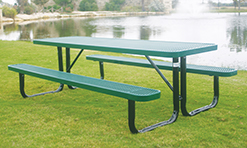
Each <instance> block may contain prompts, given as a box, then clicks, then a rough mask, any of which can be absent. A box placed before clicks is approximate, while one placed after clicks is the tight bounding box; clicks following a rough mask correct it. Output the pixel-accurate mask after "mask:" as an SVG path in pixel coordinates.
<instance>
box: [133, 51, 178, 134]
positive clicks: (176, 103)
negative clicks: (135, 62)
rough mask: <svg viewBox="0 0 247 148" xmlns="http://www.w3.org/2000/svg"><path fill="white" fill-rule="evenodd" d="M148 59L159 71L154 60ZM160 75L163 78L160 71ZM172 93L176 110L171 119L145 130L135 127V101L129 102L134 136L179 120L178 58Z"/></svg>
mask: <svg viewBox="0 0 247 148" xmlns="http://www.w3.org/2000/svg"><path fill="white" fill-rule="evenodd" d="M146 57H147V58H148V60H149V61H150V63H151V64H152V65H153V66H154V67H155V69H156V70H157V71H159V69H158V67H157V66H156V65H155V64H154V63H153V62H152V60H151V59H150V58H149V57H148V56H146ZM158 73H159V74H160V75H161V76H162V73H161V72H160V71H159V72H158ZM162 78H163V77H162ZM171 87H172V86H171ZM172 91H173V107H174V108H173V113H172V116H171V118H170V119H169V120H167V121H162V122H160V123H157V124H154V125H151V126H148V127H146V128H143V129H141V130H137V129H136V127H135V101H132V100H128V115H129V129H130V131H131V132H132V133H133V134H135V133H144V132H148V131H151V130H154V129H155V128H157V127H160V126H164V125H168V124H171V123H173V122H175V121H176V120H177V118H178V113H179V65H178V58H173V87H172Z"/></svg>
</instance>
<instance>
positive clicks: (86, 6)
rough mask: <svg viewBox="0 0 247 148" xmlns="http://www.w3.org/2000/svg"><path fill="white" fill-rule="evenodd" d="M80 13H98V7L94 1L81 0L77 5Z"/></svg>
mask: <svg viewBox="0 0 247 148" xmlns="http://www.w3.org/2000/svg"><path fill="white" fill-rule="evenodd" d="M79 10H80V11H98V5H97V3H96V1H95V0H82V1H81V2H80V5H79Z"/></svg>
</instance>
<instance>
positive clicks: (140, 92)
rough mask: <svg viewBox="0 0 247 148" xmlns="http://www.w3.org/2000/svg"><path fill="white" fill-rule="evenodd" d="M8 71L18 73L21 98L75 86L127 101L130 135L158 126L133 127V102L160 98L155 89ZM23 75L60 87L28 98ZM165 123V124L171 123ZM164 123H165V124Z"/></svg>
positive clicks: (23, 67) (27, 68) (20, 68)
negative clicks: (65, 86) (58, 84)
mask: <svg viewBox="0 0 247 148" xmlns="http://www.w3.org/2000/svg"><path fill="white" fill-rule="evenodd" d="M8 69H9V70H11V71H14V72H18V73H19V80H20V92H21V94H22V96H23V97H34V96H38V95H44V94H47V93H55V92H59V91H61V90H62V88H63V85H64V84H67V85H68V86H75V87H79V88H83V89H87V90H91V91H96V92H100V93H104V94H108V95H113V96H117V97H121V98H125V99H128V125H129V129H130V131H131V132H132V133H143V132H147V131H150V130H153V129H155V128H157V127H159V126H160V123H158V124H155V125H151V126H148V127H146V128H143V129H141V130H137V129H136V127H135V101H141V102H147V101H151V100H155V99H159V98H160V91H159V90H155V89H149V88H144V87H139V86H133V85H129V84H123V83H117V82H112V81H107V80H102V79H96V78H91V77H86V76H81V75H76V74H71V73H67V72H62V71H57V70H52V69H47V68H42V67H37V66H32V65H27V64H16V65H9V66H8ZM24 75H30V76H33V77H37V78H41V79H45V80H49V81H54V82H58V83H61V84H60V87H59V89H58V90H56V91H50V92H46V93H40V94H35V95H31V96H28V95H26V94H25V91H24ZM172 122H173V121H171V122H167V124H170V123H172ZM165 123H166V122H165Z"/></svg>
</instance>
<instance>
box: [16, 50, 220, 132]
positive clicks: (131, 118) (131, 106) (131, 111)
mask: <svg viewBox="0 0 247 148" xmlns="http://www.w3.org/2000/svg"><path fill="white" fill-rule="evenodd" d="M83 51H84V50H83V49H81V51H80V52H79V53H78V55H77V56H76V58H75V59H74V61H73V62H72V64H70V48H66V72H68V73H70V72H71V68H72V67H73V66H74V64H75V62H76V61H77V60H78V58H79V57H80V55H81V54H82V52H83ZM57 52H58V67H59V71H63V57H62V47H57ZM146 58H147V59H148V61H149V62H150V64H151V65H152V66H153V67H154V69H155V70H156V71H157V72H158V74H159V75H160V76H161V78H162V79H163V80H164V82H165V83H166V84H167V85H168V87H169V88H170V90H171V91H173V107H174V108H173V113H172V116H171V117H170V119H168V120H166V121H162V122H159V123H157V124H154V125H151V126H148V127H146V128H143V129H141V130H137V129H136V127H135V101H132V100H128V124H129V129H130V131H131V132H132V133H144V132H147V131H151V130H153V129H155V128H157V127H160V126H164V125H168V124H171V123H173V122H175V121H176V120H177V118H178V114H179V101H181V111H182V114H183V115H184V116H194V115H196V114H198V113H200V112H202V111H206V110H208V109H210V108H213V107H215V106H216V105H217V103H218V98H219V78H218V76H214V98H213V101H212V103H211V104H210V105H206V106H204V107H201V108H199V109H196V110H194V111H191V112H190V113H188V112H187V109H186V57H181V58H180V61H181V63H180V77H181V80H180V83H181V96H180V95H179V59H178V58H173V70H172V71H173V86H172V85H171V84H170V83H169V81H168V80H167V79H166V77H165V76H164V75H163V74H162V72H161V71H160V70H159V68H158V67H157V66H156V65H155V63H154V62H153V61H152V60H151V58H150V57H149V56H146ZM99 66H100V75H101V79H104V64H103V62H99ZM19 81H20V92H21V95H22V96H23V97H24V98H26V97H34V96H39V95H45V94H49V93H56V92H60V91H62V90H63V88H64V84H60V86H59V88H58V89H57V90H55V91H48V92H44V93H38V94H34V95H27V94H26V93H25V90H24V87H25V85H24V81H25V75H24V74H21V73H19ZM68 87H69V88H70V89H75V87H73V86H70V85H68Z"/></svg>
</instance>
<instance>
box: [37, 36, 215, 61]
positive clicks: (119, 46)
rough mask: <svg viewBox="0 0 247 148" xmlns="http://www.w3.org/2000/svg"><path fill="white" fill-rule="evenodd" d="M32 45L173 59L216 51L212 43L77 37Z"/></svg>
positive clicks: (54, 39)
mask: <svg viewBox="0 0 247 148" xmlns="http://www.w3.org/2000/svg"><path fill="white" fill-rule="evenodd" d="M33 43H34V44H41V45H49V46H57V47H67V48H79V49H89V50H98V51H109V52H118V53H128V54H140V55H148V56H159V57H173V58H175V57H183V56H187V55H193V54H198V53H203V52H208V51H213V50H217V45H215V44H213V43H190V42H168V41H150V40H149V41H147V40H130V39H113V38H94V37H79V36H74V37H59V38H48V39H37V40H34V41H33Z"/></svg>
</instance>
